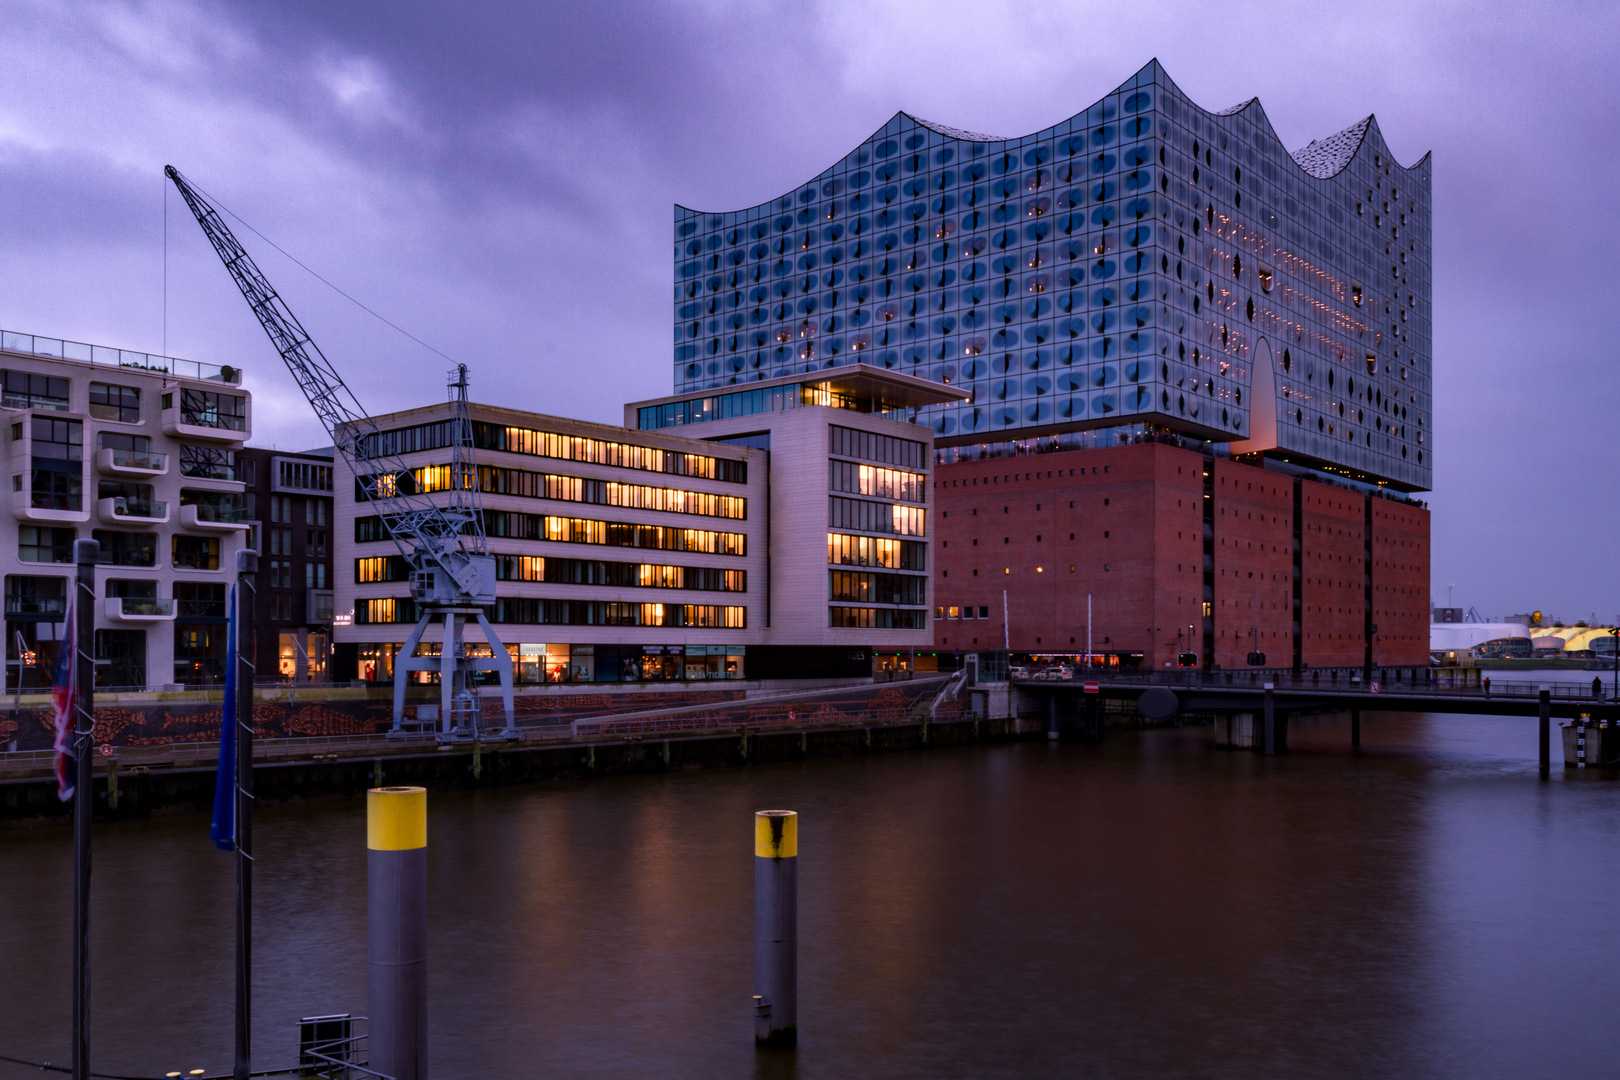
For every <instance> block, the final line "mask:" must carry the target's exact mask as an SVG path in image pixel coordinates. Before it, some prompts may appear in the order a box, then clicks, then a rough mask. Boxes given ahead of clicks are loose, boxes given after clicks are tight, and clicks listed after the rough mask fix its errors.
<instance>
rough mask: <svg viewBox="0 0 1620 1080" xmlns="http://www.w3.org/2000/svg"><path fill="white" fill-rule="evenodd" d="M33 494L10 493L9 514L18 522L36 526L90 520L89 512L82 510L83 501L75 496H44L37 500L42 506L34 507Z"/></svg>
mask: <svg viewBox="0 0 1620 1080" xmlns="http://www.w3.org/2000/svg"><path fill="white" fill-rule="evenodd" d="M35 501H36V500H35V499H34V497H33V494H32V493H31V492H29V491H27V490H23V491H13V492H12V493H11V514H12V516H13V517H15V518H16V519H17V520H18V521H27V522H33V523H37V524H45V523H61V524H66V523H73V522H81V521H89V520H90V511H88V510H85V509H83V507H84V500H83V498H82V497H80V496H75V495H44V494H42V495H41V496H40V498H39V499H38V500H37V501H39V502H41V503H44V504H45V505H43V506H35V505H34V503H35Z"/></svg>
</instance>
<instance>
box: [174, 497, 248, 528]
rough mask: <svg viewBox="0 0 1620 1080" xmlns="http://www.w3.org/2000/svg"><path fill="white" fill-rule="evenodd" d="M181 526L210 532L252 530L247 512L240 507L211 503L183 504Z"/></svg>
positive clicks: (181, 505)
mask: <svg viewBox="0 0 1620 1080" xmlns="http://www.w3.org/2000/svg"><path fill="white" fill-rule="evenodd" d="M180 525H181V526H182V527H183V528H187V529H201V530H204V531H209V532H247V530H248V529H249V528H251V526H250V525H249V524H248V518H247V512H246V511H244V510H243V509H242V508H241V507H240V506H219V505H214V504H209V503H181V504H180Z"/></svg>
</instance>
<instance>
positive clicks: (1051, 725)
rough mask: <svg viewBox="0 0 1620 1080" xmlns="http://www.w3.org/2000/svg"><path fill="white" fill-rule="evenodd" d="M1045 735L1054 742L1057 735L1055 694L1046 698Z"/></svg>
mask: <svg viewBox="0 0 1620 1080" xmlns="http://www.w3.org/2000/svg"><path fill="white" fill-rule="evenodd" d="M1046 737H1047V738H1048V739H1051V740H1052V741H1054V742H1056V741H1057V737H1058V721H1057V695H1056V694H1053V695H1052V696H1051V697H1049V698H1047V699H1046Z"/></svg>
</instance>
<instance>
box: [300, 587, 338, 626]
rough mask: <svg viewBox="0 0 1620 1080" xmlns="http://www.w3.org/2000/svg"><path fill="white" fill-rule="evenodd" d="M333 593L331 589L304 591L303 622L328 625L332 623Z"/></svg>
mask: <svg viewBox="0 0 1620 1080" xmlns="http://www.w3.org/2000/svg"><path fill="white" fill-rule="evenodd" d="M332 608H333V593H332V590H331V589H306V590H305V591H304V620H305V621H306V622H308V623H311V624H314V623H329V622H331V621H332Z"/></svg>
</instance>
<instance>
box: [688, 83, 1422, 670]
mask: <svg viewBox="0 0 1620 1080" xmlns="http://www.w3.org/2000/svg"><path fill="white" fill-rule="evenodd" d="M1430 225H1431V193H1430V160H1429V158H1428V157H1427V156H1425V157H1423V158H1422V159H1421V160H1419V161H1418V162H1417V163H1416V164H1415V165H1411V166H1402V165H1400V164H1399V163H1397V162H1396V161H1395V160H1394V157H1393V155H1392V154H1391V152H1390V149H1389V147H1388V145H1387V144H1386V143H1385V142H1384V140H1383V137H1382V135H1381V133H1380V132H1379V129H1378V125H1377V123H1376V121H1375V120H1374V119H1373V118H1372V117H1367V118H1366V119H1364V120H1361V121H1359V122H1357V123H1355V124H1352V125H1351V126H1350V127H1348V128H1346V129H1344V130H1343V131H1340V132H1338V133H1337V134H1334V135H1332V136H1329V137H1328V138H1325V139H1321V140H1316V141H1312V142H1311V143H1310V144H1309V145H1307V146H1306V147H1304V148H1303V149H1301V150H1298V151H1295V152H1292V153H1291V152H1289V151H1288V150H1287V149H1286V148H1285V147H1284V146H1283V144H1282V142H1281V141H1280V140H1279V138H1278V137H1277V134H1276V132H1275V131H1274V130H1273V129H1272V127H1271V125H1270V122H1269V121H1268V119H1267V118H1266V114H1265V112H1264V110H1263V109H1262V108H1261V106H1260V103H1259V102H1258V101H1256V100H1250V101H1248V102H1244V103H1242V104H1240V105H1238V106H1236V107H1234V108H1230V109H1226V110H1222V111H1220V112H1209V111H1207V110H1205V109H1203V108H1202V107H1200V106H1198V105H1196V104H1195V103H1193V102H1192V101H1191V100H1190V99H1189V98H1188V97H1187V96H1186V95H1185V94H1183V93H1182V91H1181V90H1180V89H1179V88H1178V87H1176V85H1175V84H1174V83H1172V82H1171V81H1170V79H1169V77H1168V75H1166V73H1165V72H1164V71H1163V69H1162V68H1161V67H1160V66H1159V64H1158V63H1157V62H1156V61H1155V62H1153V63H1150V64H1148V65H1147V66H1146V67H1144V68H1143V69H1142V70H1141V71H1139V72H1138V73H1137V74H1136V75H1134V76H1132V77H1131V78H1130V79H1129V80H1127V81H1126V82H1125V83H1124V84H1123V85H1122V86H1120V87H1119V88H1118V89H1116V90H1115V91H1113V92H1111V93H1109V94H1107V95H1106V96H1104V97H1103V98H1102V99H1101V100H1100V101H1098V102H1096V103H1095V104H1094V105H1091V106H1090V107H1089V108H1087V109H1085V110H1084V111H1082V112H1080V113H1078V114H1076V115H1074V116H1072V117H1071V118H1069V119H1068V120H1066V121H1064V122H1062V123H1060V124H1057V125H1055V126H1053V127H1051V128H1047V129H1045V130H1042V131H1039V132H1036V133H1034V134H1031V135H1028V136H1023V137H1017V138H1003V137H998V136H991V135H981V134H975V133H972V132H967V131H961V130H958V129H955V128H950V127H944V126H942V125H939V124H934V123H930V122H927V121H923V120H919V119H917V118H915V117H912V116H909V115H907V114H905V113H899V114H896V115H895V116H894V118H893V119H891V120H890V121H889V122H888V123H887V124H885V125H884V126H883V127H882V128H881V129H880V130H878V131H877V132H875V133H874V134H872V135H871V136H870V137H869V138H867V139H866V140H864V141H863V142H861V143H860V144H859V145H857V146H856V147H855V148H854V149H853V150H851V151H850V152H849V153H847V154H846V155H844V157H843V158H842V159H841V160H839V161H838V162H836V163H835V164H833V165H832V166H831V167H830V168H828V169H826V170H825V171H824V172H822V173H821V174H820V175H818V176H816V177H814V178H812V179H810V180H808V181H807V182H806V183H804V184H803V185H801V186H799V187H797V188H796V189H794V190H793V191H790V192H787V193H784V194H781V195H779V196H777V197H775V198H773V199H771V200H770V201H767V202H762V203H760V204H758V205H755V206H752V207H748V208H746V209H741V210H734V211H726V212H718V213H717V212H709V211H697V210H691V209H688V208H685V207H680V206H677V207H676V208H675V220H674V233H675V235H674V241H675V257H674V271H675V275H674V337H675V343H674V350H675V354H674V374H675V387H676V389H677V391H680V392H682V393H695V392H699V391H701V392H703V393H709V394H718V393H720V392H722V391H724V392H726V393H732V392H736V391H735V390H734V388H738V389H740V388H741V387H743V386H747V385H750V384H765V383H771V382H775V381H777V380H782V379H790V378H791V379H807V378H812V377H817V376H820V377H826V376H827V374H828V373H829V372H833V373H836V372H843V371H848V370H850V369H851V368H854V369H857V370H859V369H877V370H880V371H883V372H893V373H899V374H903V375H906V376H909V377H912V378H914V379H916V380H918V381H928V382H932V383H934V384H936V385H938V386H940V387H948V388H949V389H951V390H952V391H960V392H961V394H960V395H959V396H953V397H951V398H949V399H942V400H940V401H938V402H936V403H933V404H927V405H923V406H920V408H919V411H918V414H917V419H918V421H919V422H920V423H922V424H925V425H926V426H927V427H928V428H929V429H930V430H931V431H932V433H933V436H934V444H935V447H936V450H935V455H936V465H937V470H936V473H935V475H934V477H933V480H932V483H933V484H935V485H936V486H935V489H934V503H935V506H936V509H937V515H938V519H939V521H938V531H937V534H936V536H937V541H938V549H939V550H938V558H937V560H936V563H935V582H934V587H935V590H936V592H937V594H938V596H939V599H938V600H937V601H936V603H935V605H934V616H935V617H934V619H933V622H934V631H935V643H936V645H938V646H939V647H940V648H942V649H948V650H953V651H954V650H955V649H957V648H972V647H973V646H975V645H980V646H983V645H1000V644H1001V643H1002V642H1003V641H1008V642H1010V643H1011V645H1012V647H1013V648H1014V649H1015V650H1020V651H1030V652H1038V653H1052V654H1070V655H1072V654H1074V653H1075V652H1077V651H1080V650H1081V649H1083V648H1084V647H1085V642H1086V640H1087V635H1086V629H1085V628H1086V627H1087V626H1088V625H1089V626H1090V638H1091V642H1092V649H1093V650H1094V651H1095V652H1097V653H1101V654H1104V655H1106V656H1107V657H1108V659H1109V662H1111V663H1124V664H1147V665H1152V666H1162V665H1163V664H1165V663H1171V662H1179V661H1180V660H1181V658H1182V657H1183V656H1184V655H1185V654H1188V653H1191V654H1193V655H1194V656H1196V658H1197V662H1198V663H1200V664H1201V665H1204V666H1221V667H1231V666H1242V665H1243V664H1244V663H1246V662H1247V661H1248V660H1249V659H1250V657H1249V654H1251V653H1264V654H1266V655H1267V660H1266V664H1265V666H1268V667H1279V666H1281V667H1287V666H1292V667H1295V668H1303V667H1337V666H1362V665H1363V664H1380V665H1385V664H1402V663H1413V664H1415V663H1423V662H1425V660H1426V656H1427V638H1426V630H1425V621H1426V615H1425V610H1426V607H1427V604H1428V538H1429V524H1428V512H1427V510H1426V509H1425V508H1424V506H1423V504H1422V503H1421V502H1419V501H1418V500H1417V499H1416V498H1415V497H1414V495H1415V493H1419V492H1423V491H1426V490H1428V488H1429V486H1430V484H1431V478H1432V469H1433V397H1432V365H1431V357H1432V340H1431V334H1432V284H1431V282H1432V277H1431V266H1432V252H1431V232H1430ZM1127 478H1129V479H1128V480H1127ZM1126 485H1128V486H1126ZM1262 496H1263V499H1262ZM1251 498H1252V499H1256V500H1261V502H1256V503H1254V504H1252V505H1251V504H1250V502H1248V501H1245V500H1249V499H1251ZM1262 503H1263V505H1262ZM1262 526H1264V528H1262ZM1088 598H1089V610H1090V613H1091V614H1090V618H1089V620H1088V618H1087V615H1086V612H1087V610H1088ZM968 612H971V613H972V615H971V617H969V616H968V615H967V614H966V613H968ZM1004 612H1005V615H1004Z"/></svg>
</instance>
